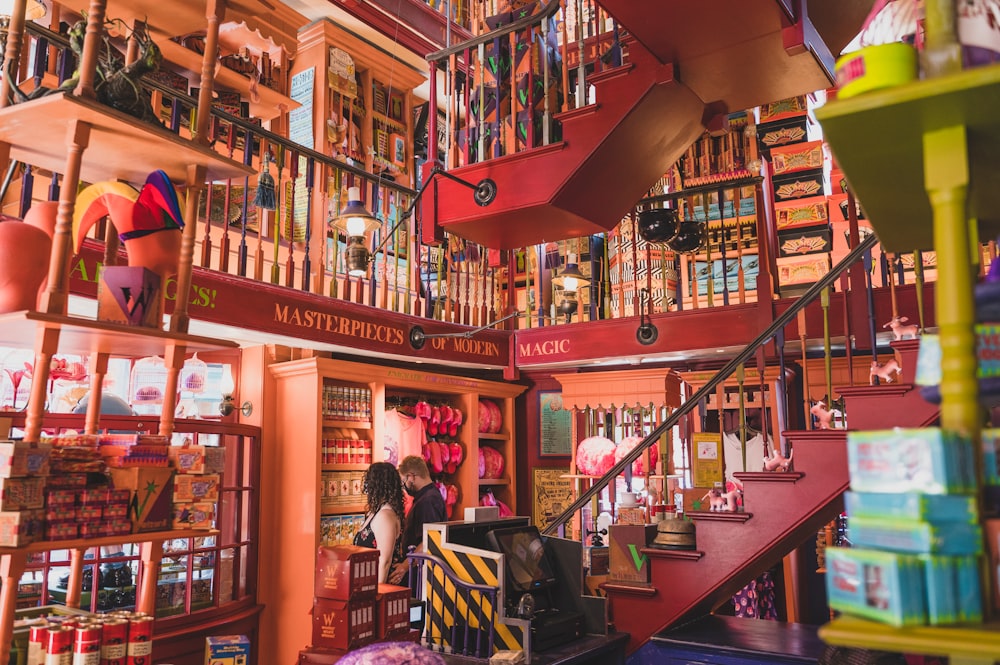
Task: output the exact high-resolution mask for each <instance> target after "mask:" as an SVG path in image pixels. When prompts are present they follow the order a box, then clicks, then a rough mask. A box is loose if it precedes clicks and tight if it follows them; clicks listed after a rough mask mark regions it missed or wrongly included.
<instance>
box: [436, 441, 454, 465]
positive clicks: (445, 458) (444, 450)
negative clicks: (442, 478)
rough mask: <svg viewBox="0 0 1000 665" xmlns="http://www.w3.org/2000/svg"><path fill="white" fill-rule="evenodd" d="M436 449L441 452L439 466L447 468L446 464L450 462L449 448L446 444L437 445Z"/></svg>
mask: <svg viewBox="0 0 1000 665" xmlns="http://www.w3.org/2000/svg"><path fill="white" fill-rule="evenodd" d="M438 448H439V449H440V450H441V464H443V465H444V467H445V468H446V469H447V468H448V462H450V461H451V447H449V446H448V444H447V443H439V444H438Z"/></svg>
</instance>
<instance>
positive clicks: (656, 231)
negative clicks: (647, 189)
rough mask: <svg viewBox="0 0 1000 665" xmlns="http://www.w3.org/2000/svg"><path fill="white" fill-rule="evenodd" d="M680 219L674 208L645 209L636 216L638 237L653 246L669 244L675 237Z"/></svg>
mask: <svg viewBox="0 0 1000 665" xmlns="http://www.w3.org/2000/svg"><path fill="white" fill-rule="evenodd" d="M679 224H680V217H679V215H678V214H677V210H675V209H674V208H647V209H646V210H642V211H640V212H639V215H638V222H637V224H636V226H637V228H638V231H639V237H640V238H642V239H643V240H645V241H646V242H651V243H654V244H659V243H665V242H670V241H671V240H673V239H674V236H676V235H677V230H678V226H679Z"/></svg>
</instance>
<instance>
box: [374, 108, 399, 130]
mask: <svg viewBox="0 0 1000 665" xmlns="http://www.w3.org/2000/svg"><path fill="white" fill-rule="evenodd" d="M372 120H374V121H375V123H376V124H378V123H382V124H383V125H385V126H386V127H388V128H390V129H394V130H397V131H398V132H401V133H403V134H405V133H406V125H404V124H403V123H402V122H401V121H399V120H393V119H392V118H390V117H389V116H387V115H386V114H384V113H379V112H377V111H372Z"/></svg>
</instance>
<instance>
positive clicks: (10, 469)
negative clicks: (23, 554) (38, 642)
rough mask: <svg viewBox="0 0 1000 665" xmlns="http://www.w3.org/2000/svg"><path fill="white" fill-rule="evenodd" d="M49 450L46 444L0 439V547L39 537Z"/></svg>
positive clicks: (42, 520)
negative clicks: (1, 440) (0, 440)
mask: <svg viewBox="0 0 1000 665" xmlns="http://www.w3.org/2000/svg"><path fill="white" fill-rule="evenodd" d="M51 451H52V446H50V445H49V444H46V443H25V442H24V441H3V442H0V546H2V547H21V546H23V545H27V544H28V543H32V542H34V541H36V540H40V539H41V538H42V536H43V524H44V518H45V513H44V511H43V510H42V507H43V502H44V496H43V494H42V492H43V488H44V484H45V477H46V476H48V475H49V455H50V453H51Z"/></svg>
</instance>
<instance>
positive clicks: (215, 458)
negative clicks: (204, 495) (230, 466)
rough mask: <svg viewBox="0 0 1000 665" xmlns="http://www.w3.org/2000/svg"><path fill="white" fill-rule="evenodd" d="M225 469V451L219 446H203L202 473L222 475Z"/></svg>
mask: <svg viewBox="0 0 1000 665" xmlns="http://www.w3.org/2000/svg"><path fill="white" fill-rule="evenodd" d="M225 468H226V449H225V448H220V447H219V446H205V471H204V473H222V472H223V471H224V470H225Z"/></svg>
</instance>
